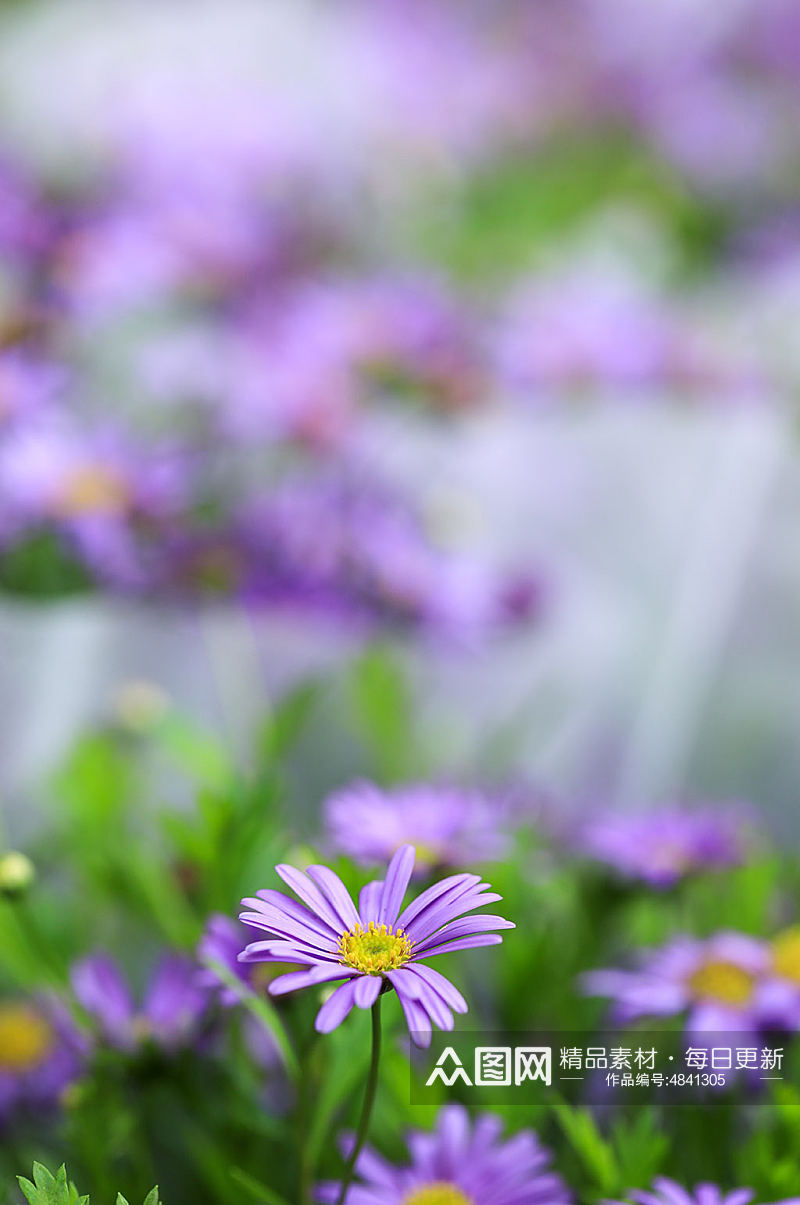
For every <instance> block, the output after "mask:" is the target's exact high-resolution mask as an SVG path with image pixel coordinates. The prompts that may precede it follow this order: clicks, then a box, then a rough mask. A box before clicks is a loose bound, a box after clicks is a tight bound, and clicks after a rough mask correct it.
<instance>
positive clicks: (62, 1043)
mask: <svg viewBox="0 0 800 1205" xmlns="http://www.w3.org/2000/svg"><path fill="white" fill-rule="evenodd" d="M84 1054H85V1043H84V1042H83V1041H82V1039H81V1037H80V1035H79V1033H78V1032H77V1030H76V1029H75V1026H74V1025H73V1024H72V1022H71V1020H70V1018H69V1015H68V1013H67V1011H66V1009H64V1008H63V1006H62V1005H60V1004H59V1003H58V1002H56V1001H52V1000H3V1001H2V1002H0V1125H2V1123H3V1122H5V1121H7V1120H8V1119H10V1117H11V1116H12V1115H13V1114H14V1113H16V1112H17V1111H18V1110H20V1109H23V1110H24V1109H35V1110H37V1111H41V1110H42V1109H45V1108H52V1107H53V1106H55V1105H57V1104H58V1102H59V1099H60V1097H61V1094H62V1092H63V1091H64V1090H65V1088H67V1087H68V1086H69V1084H71V1083H72V1082H73V1081H74V1080H75V1079H77V1077H78V1075H79V1074H80V1071H81V1066H82V1063H83V1056H84Z"/></svg>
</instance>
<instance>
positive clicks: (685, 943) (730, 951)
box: [583, 932, 800, 1033]
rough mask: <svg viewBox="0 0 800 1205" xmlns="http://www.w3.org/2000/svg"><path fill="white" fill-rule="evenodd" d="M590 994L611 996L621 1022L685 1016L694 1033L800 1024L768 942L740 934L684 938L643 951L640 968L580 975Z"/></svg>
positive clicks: (797, 1013)
mask: <svg viewBox="0 0 800 1205" xmlns="http://www.w3.org/2000/svg"><path fill="white" fill-rule="evenodd" d="M583 987H584V990H585V991H586V993H587V994H588V995H593V996H608V997H610V998H611V999H612V1000H613V1016H614V1018H615V1019H616V1020H617V1021H618V1022H619V1023H621V1024H628V1023H629V1022H632V1021H636V1020H639V1019H640V1018H642V1017H672V1016H677V1015H678V1014H680V1013H686V1014H687V1026H686V1027H687V1031H689V1032H690V1033H702V1032H707V1031H711V1032H713V1031H716V1032H725V1031H727V1032H729V1033H732V1032H736V1031H739V1032H745V1031H751V1030H754V1029H756V1030H757V1029H759V1028H761V1027H764V1026H767V1025H769V1024H774V1023H776V1022H779V1021H780V1022H781V1023H784V1024H787V1023H788V1024H791V1026H792V1027H795V1026H796V1025H797V1024H798V1023H799V1022H800V1010H798V1009H797V1007H796V1005H795V1003H794V999H795V996H796V993H791V996H792V999H789V997H788V995H787V994H785V993H783V992H781V990H780V985H779V984H776V983H775V981H774V979H773V977H772V967H771V954H770V949H769V946H768V945H767V944H766V943H765V942H763V941H759V940H757V939H756V938H754V937H749V936H747V935H746V934H743V933H733V932H722V933H717V934H715V935H714V936H713V937H710V938H707V939H705V940H698V939H696V938H693V937H687V936H681V937H677V938H675V939H674V940H673V941H671V942H669V943H668V944H667V945H666V946H663V947H662V948H660V949H658V950H652V951H649V952H646V953H645V954H644V955H643V957H642V959H641V963H640V966H639V967H638V969H636V970H614V969H612V970H599V971H593V972H591V973H590V974H588V975H585V976H584V977H583Z"/></svg>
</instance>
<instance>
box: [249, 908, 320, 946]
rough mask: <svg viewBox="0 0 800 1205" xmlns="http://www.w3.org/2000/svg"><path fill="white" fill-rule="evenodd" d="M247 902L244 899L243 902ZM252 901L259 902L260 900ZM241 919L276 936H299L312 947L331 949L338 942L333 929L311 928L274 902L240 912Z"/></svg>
mask: <svg viewBox="0 0 800 1205" xmlns="http://www.w3.org/2000/svg"><path fill="white" fill-rule="evenodd" d="M247 902H248V901H247V900H242V903H243V904H245V903H247ZM252 902H253V903H255V904H257V905H258V904H259V901H258V900H254V901H252ZM239 920H241V921H244V923H245V924H248V925H255V926H256V928H258V929H265V930H266V931H267V932H268V933H274V934H275V936H276V937H288V938H292V939H295V938H298V939H299V940H300V941H301V942H303V943H304V944H305V945H307V946H311V948H312V949H315V948H316V949H320V950H326V951H331V950H335V949H336V946H337V944H338V939H337V937H336V934H335V933H334V932H333V931H332V930H330V931H328V932H324V931H323V932H320V930H318V929H316V928H310V927H309V926H308V925H307V924H306V923H305V922H304V921H302V920H297V919H296V918H295V917H293V916H289V914H288V913H286V912H284V911H283V909H281V908H275V907H273V906H272V904H260V906H259V907H258V910H257V911H256V912H240V913H239Z"/></svg>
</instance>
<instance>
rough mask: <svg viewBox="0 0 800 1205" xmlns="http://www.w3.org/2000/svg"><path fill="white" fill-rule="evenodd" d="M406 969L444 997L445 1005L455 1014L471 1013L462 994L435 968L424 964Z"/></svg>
mask: <svg viewBox="0 0 800 1205" xmlns="http://www.w3.org/2000/svg"><path fill="white" fill-rule="evenodd" d="M406 969H407V970H408V971H410V972H411V973H412V974H413V975H418V976H419V978H420V979H422V980H424V981H425V983H427V984H428V986H429V987H430V988H432V989H433V990H434V991H435V992H437V993H438V994H439V995H440V996H441V997H442V999H443V1000H444V1002H445V1004H447V1006H448V1007H449V1008H452V1009H453V1010H454V1012H457V1013H466V1012H468V1011H469V1008H468V1005H467V1002H466V1000H465V999H464V997H463V996H462V995H461V992H460V991H459V990H458V988H457V987H454V985H453V984H452V983H451V982H450V980H449V979H447V978H446V977H445V976H444V975H442V974H441V972H439V971H436V970H434V968H433V967H429V966H426V965H425V963H424V962H416V963H411V964H410V965H409V966H408V967H407V968H406Z"/></svg>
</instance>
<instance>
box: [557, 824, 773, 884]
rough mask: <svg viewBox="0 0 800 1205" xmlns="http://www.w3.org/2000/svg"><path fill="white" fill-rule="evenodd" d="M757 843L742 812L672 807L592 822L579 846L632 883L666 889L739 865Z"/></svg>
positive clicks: (587, 826)
mask: <svg viewBox="0 0 800 1205" xmlns="http://www.w3.org/2000/svg"><path fill="white" fill-rule="evenodd" d="M752 840H753V837H752V829H751V827H750V826H749V823H748V817H747V815H746V814H745V812H744V811H743V809H742V808H739V807H736V806H731V807H715V808H712V807H702V808H696V809H690V808H687V807H681V808H679V807H667V808H660V809H657V810H655V811H649V812H642V813H624V812H616V811H615V812H608V813H607V814H605V815H601V816H600V817H592V818H590V819H588V820H587V821H586V823H585V825H584V826H583V829H582V831H580V832H579V834H578V837H577V845H578V848H579V849H581V850H583V851H585V852H586V853H587V854H588V855H589V857H591V858H595V859H596V860H597V861H599V862H605V863H607V864H608V865H609V866H611V867H613V868H614V870H616V871H617V872H618V873H619V874H621V875H622V876H623V877H625V878H627V879H638V880H641V881H642V882H645V883H647V884H649V885H650V886H651V887H657V888H667V887H672V886H673V885H674V884H675V883H676V882H677V881H678V880H679V879H682V878H684V877H685V876H687V875H689V874H692V873H694V872H697V871H702V870H709V869H714V868H720V867H725V866H737V865H739V864H740V863H741V862H742V861H743V860H744V858H745V856H746V854H747V851H748V848H749V847H750V846H751V845H752Z"/></svg>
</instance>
